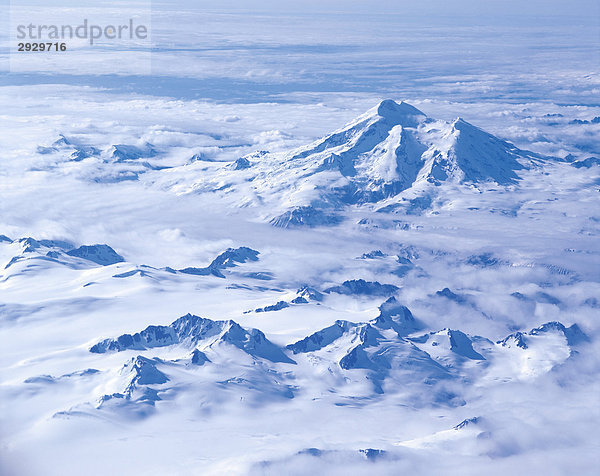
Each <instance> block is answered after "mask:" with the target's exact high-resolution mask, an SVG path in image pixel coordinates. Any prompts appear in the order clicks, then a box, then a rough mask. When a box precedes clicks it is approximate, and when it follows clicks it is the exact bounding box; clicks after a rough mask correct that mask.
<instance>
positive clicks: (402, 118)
mask: <svg viewBox="0 0 600 476" xmlns="http://www.w3.org/2000/svg"><path fill="white" fill-rule="evenodd" d="M374 109H376V111H377V115H378V116H381V117H383V118H384V119H387V120H388V121H390V122H392V123H394V124H401V125H404V126H407V127H416V126H417V125H418V123H419V122H420V121H419V120H418V119H419V118H420V117H426V115H425V113H423V112H421V111H419V110H418V109H417V108H416V107H414V106H411V105H410V104H408V103H406V102H404V101H401V102H400V103H397V102H396V101H394V100H392V99H384V100H383V101H381V102H380V103H379V104H378V105H377V106H376V108H374Z"/></svg>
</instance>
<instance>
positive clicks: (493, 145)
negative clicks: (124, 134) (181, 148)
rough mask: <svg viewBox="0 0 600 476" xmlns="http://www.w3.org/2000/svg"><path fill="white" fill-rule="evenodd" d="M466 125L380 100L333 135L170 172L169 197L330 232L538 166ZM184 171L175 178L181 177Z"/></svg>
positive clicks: (506, 180)
mask: <svg viewBox="0 0 600 476" xmlns="http://www.w3.org/2000/svg"><path fill="white" fill-rule="evenodd" d="M543 160H544V158H543V157H542V156H540V155H539V154H534V153H531V152H528V151H524V150H520V149H518V148H517V147H515V146H514V145H512V144H510V143H508V142H506V141H503V140H501V139H498V138H497V137H494V136H493V135H491V134H488V133H487V132H485V131H483V130H481V129H479V128H477V127H476V126H474V125H472V124H470V123H468V122H466V121H464V120H463V119H460V118H458V119H456V120H454V121H450V122H448V121H443V120H436V119H434V118H431V117H428V116H427V115H426V114H425V113H423V112H421V111H420V110H418V109H416V108H415V107H413V106H411V105H410V104H408V103H405V102H400V103H397V102H395V101H393V100H390V99H388V100H384V101H382V102H380V103H379V104H378V105H377V106H375V107H373V108H372V109H370V110H369V111H367V112H366V113H365V114H363V115H361V116H359V117H358V118H356V119H355V120H354V121H352V122H350V123H349V124H347V125H346V126H344V127H342V128H341V129H339V130H337V131H335V132H333V133H331V134H329V135H327V136H326V137H324V138H322V139H319V140H317V141H315V142H313V143H312V144H309V145H307V146H304V147H300V148H296V149H293V150H291V151H288V152H279V153H269V152H266V151H261V152H257V153H252V154H249V155H247V156H244V157H241V158H239V159H237V160H236V161H235V162H233V163H226V164H218V163H217V164H208V165H205V166H203V167H202V168H201V169H199V173H201V174H202V178H201V180H197V179H195V178H194V177H195V176H196V174H197V172H196V170H198V166H197V165H195V164H194V163H192V164H191V165H190V164H186V165H184V166H183V167H176V168H175V169H174V170H171V171H170V172H169V173H168V174H167V175H166V177H167V178H165V179H159V181H163V180H170V179H169V178H170V177H173V176H176V177H180V178H178V179H177V184H176V185H170V186H172V187H174V190H176V191H177V192H178V193H181V192H194V193H211V194H216V195H218V196H219V195H220V196H221V197H222V198H223V199H224V200H226V201H229V202H232V203H233V204H235V205H236V206H242V207H259V208H261V209H262V210H261V212H259V214H262V216H264V217H265V218H266V219H267V220H270V222H271V223H272V224H273V225H275V226H278V227H289V226H297V225H308V226H318V225H335V224H338V223H339V222H340V221H341V220H342V219H343V215H340V214H339V213H338V212H340V211H343V210H344V209H346V208H347V207H349V206H361V205H365V206H369V205H371V206H374V207H376V208H382V207H384V206H385V207H387V209H393V208H394V207H393V205H394V204H398V203H402V202H404V201H405V200H407V199H408V200H415V198H417V199H418V200H419V199H420V200H422V202H423V207H424V208H427V207H428V206H429V205H430V201H431V196H432V195H434V194H435V193H436V192H437V190H436V188H437V187H439V186H440V185H444V184H446V183H449V184H471V185H473V184H474V185H477V184H486V183H492V184H496V185H498V186H503V187H507V186H516V185H517V184H518V182H519V172H520V171H522V170H525V169H527V168H531V167H533V166H534V165H536V164H539V163H540V162H542V161H543ZM183 172H185V175H182V173H183Z"/></svg>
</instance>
